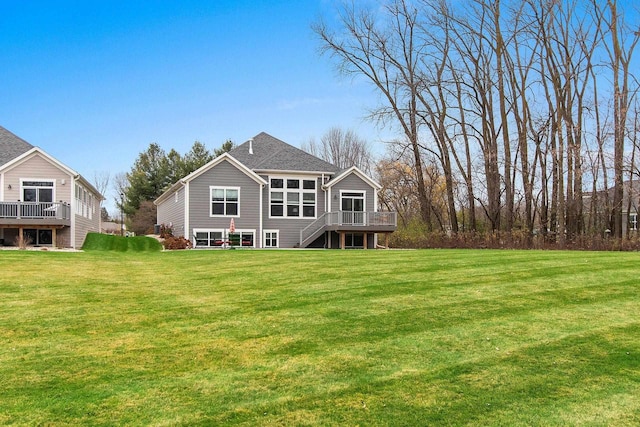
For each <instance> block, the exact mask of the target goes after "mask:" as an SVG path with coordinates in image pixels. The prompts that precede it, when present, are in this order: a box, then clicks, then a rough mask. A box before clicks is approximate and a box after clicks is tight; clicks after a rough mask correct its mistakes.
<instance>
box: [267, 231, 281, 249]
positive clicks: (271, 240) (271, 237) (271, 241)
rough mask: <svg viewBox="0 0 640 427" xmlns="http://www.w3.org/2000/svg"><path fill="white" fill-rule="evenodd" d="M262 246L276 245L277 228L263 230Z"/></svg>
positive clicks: (271, 246)
mask: <svg viewBox="0 0 640 427" xmlns="http://www.w3.org/2000/svg"><path fill="white" fill-rule="evenodd" d="M264 247H265V248H277V247H278V230H264Z"/></svg>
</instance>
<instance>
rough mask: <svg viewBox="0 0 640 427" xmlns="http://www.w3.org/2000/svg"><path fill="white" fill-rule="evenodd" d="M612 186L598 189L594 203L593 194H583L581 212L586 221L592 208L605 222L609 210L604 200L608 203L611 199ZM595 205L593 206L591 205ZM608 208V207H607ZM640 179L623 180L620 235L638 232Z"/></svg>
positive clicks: (639, 224)
mask: <svg viewBox="0 0 640 427" xmlns="http://www.w3.org/2000/svg"><path fill="white" fill-rule="evenodd" d="M613 192H614V189H613V188H609V189H608V190H607V191H606V192H605V191H598V192H597V193H596V197H597V200H596V203H593V194H592V193H585V194H584V195H583V199H582V200H583V212H584V214H585V217H586V221H587V222H589V219H590V218H589V215H592V214H593V212H592V210H593V209H594V208H595V209H596V211H597V212H596V214H597V215H599V216H600V220H601V223H604V224H607V223H608V221H609V218H608V217H607V215H609V214H610V213H611V212H610V211H608V210H607V209H606V203H605V200H608V202H609V203H612V201H613ZM593 205H595V206H593ZM609 209H610V208H609ZM639 214H640V181H638V180H634V181H633V182H631V181H625V182H624V183H623V187H622V235H623V236H626V235H627V234H630V235H633V234H636V233H638V230H639V227H640V223H639V222H638V221H639V220H640V217H639V216H638V215H639Z"/></svg>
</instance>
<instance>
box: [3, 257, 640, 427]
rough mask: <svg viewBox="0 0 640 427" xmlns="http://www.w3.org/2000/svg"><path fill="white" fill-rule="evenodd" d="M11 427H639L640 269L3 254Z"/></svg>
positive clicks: (548, 262)
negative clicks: (152, 426)
mask: <svg viewBox="0 0 640 427" xmlns="http://www.w3.org/2000/svg"><path fill="white" fill-rule="evenodd" d="M0 272H1V273H0V343H1V345H0V424H2V425H77V424H90V425H113V424H118V425H122V424H127V425H163V426H166V425H247V426H249V425H287V426H288V425H340V426H343V425H346V426H353V425H362V426H371V425H394V426H396V425H407V426H415V425H509V426H511V425H527V426H528V425H540V426H549V425H559V426H560V425H562V426H564V425H594V426H599V425H630V426H631V425H638V424H640V398H639V396H640V284H639V283H640V277H639V276H640V274H639V273H640V254H638V253H611V252H609V253H594V252H537V251H489V250H486V251H466V250H460V251H458V250H429V251H337V250H336V251H243V250H236V251H182V252H156V253H118V252H86V253H61V252H29V251H3V252H0Z"/></svg>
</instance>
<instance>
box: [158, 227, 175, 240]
mask: <svg viewBox="0 0 640 427" xmlns="http://www.w3.org/2000/svg"><path fill="white" fill-rule="evenodd" d="M168 237H173V229H172V228H171V227H170V226H168V225H166V224H160V238H161V239H166V238H168Z"/></svg>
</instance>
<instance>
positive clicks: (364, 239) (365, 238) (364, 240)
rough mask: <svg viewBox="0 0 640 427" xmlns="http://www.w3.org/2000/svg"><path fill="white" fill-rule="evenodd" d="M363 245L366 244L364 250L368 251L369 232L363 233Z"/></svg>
mask: <svg viewBox="0 0 640 427" xmlns="http://www.w3.org/2000/svg"><path fill="white" fill-rule="evenodd" d="M362 234H363V235H362V243H363V244H364V247H363V249H367V247H368V246H369V244H368V242H367V235H368V233H367V232H364V233H362Z"/></svg>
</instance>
